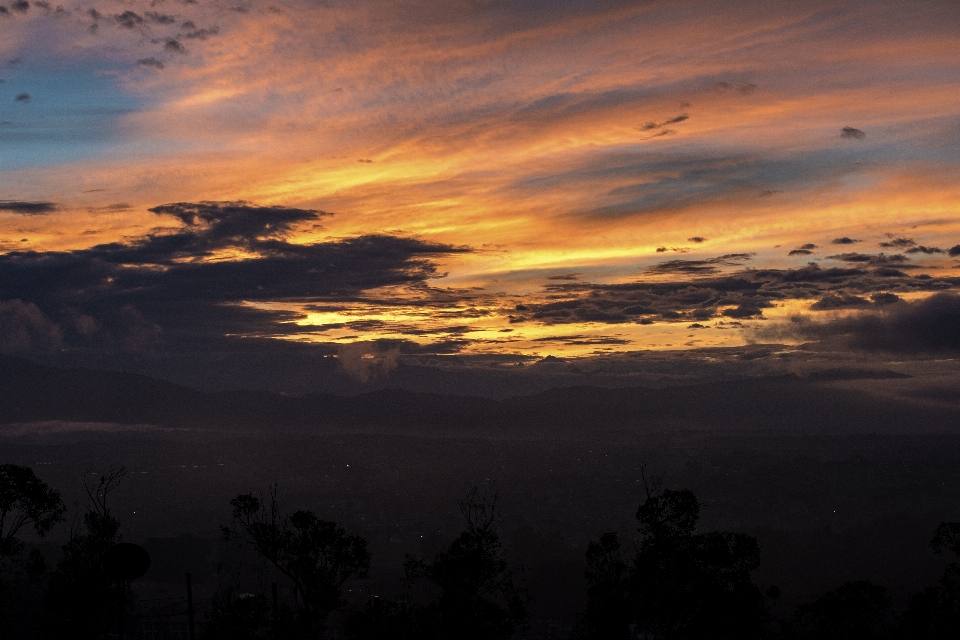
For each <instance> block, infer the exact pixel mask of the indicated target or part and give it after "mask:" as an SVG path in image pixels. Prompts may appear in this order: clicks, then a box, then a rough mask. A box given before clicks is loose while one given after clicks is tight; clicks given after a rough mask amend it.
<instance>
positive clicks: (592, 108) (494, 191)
mask: <svg viewBox="0 0 960 640" xmlns="http://www.w3.org/2000/svg"><path fill="white" fill-rule="evenodd" d="M161 4H163V3H161ZM151 6H152V5H151ZM90 8H93V7H92V5H91V6H90V7H86V6H84V7H78V8H76V9H70V10H66V11H65V14H64V15H60V16H59V17H58V16H55V15H53V13H52V12H47V11H44V10H42V9H41V8H40V7H39V6H34V7H33V8H32V9H31V10H30V12H28V13H26V14H23V15H18V16H15V17H10V18H4V19H3V21H0V34H2V36H3V37H0V55H2V58H3V59H4V60H6V61H7V62H5V63H4V64H5V66H4V67H3V68H2V71H0V77H3V78H4V79H5V80H6V81H7V82H6V83H5V84H4V85H0V99H2V100H6V101H7V104H8V105H13V106H14V107H15V108H14V109H9V111H5V112H4V113H7V112H9V117H7V116H4V117H5V118H6V119H5V120H4V122H2V123H0V138H2V136H4V135H6V136H8V138H9V140H10V142H11V143H10V144H9V145H7V148H6V149H3V148H0V201H10V202H28V201H29V202H32V201H43V202H50V203H54V204H55V205H56V211H55V212H53V213H45V214H44V215H29V216H25V215H23V214H22V212H20V213H18V212H17V211H12V210H11V211H6V212H3V211H0V242H2V244H0V248H2V250H3V251H5V252H11V251H16V250H22V249H27V248H29V249H30V250H33V251H37V252H43V251H67V250H72V251H79V250H85V249H88V248H90V247H93V246H95V245H103V244H107V243H111V242H113V243H131V242H134V243H135V242H139V241H140V240H137V239H138V238H139V239H142V238H145V237H148V236H151V235H158V234H159V235H163V234H170V233H172V234H176V233H177V229H179V228H180V227H179V226H178V223H177V222H176V221H175V220H172V219H169V218H158V217H157V216H156V215H155V214H153V213H149V212H148V209H149V208H151V207H155V206H157V205H160V204H163V203H171V202H181V203H190V202H201V201H230V202H236V201H246V202H249V203H254V204H259V205H277V206H284V207H296V208H301V209H311V210H320V211H324V212H330V213H333V214H334V215H333V216H331V217H324V218H323V219H322V220H319V221H315V222H309V223H307V222H304V223H302V224H297V225H294V226H293V227H292V230H291V231H290V232H289V233H288V234H287V235H286V236H285V237H284V239H285V240H286V241H287V242H289V243H291V244H293V245H300V246H305V245H310V244H313V243H331V242H338V241H344V240H349V239H352V238H359V237H365V236H370V235H389V236H392V237H396V238H402V239H408V240H411V241H418V242H425V243H439V244H443V245H448V246H451V247H456V248H458V249H469V251H467V252H455V253H451V254H449V255H441V254H442V253H443V252H437V253H436V254H435V255H432V256H431V257H430V258H429V260H430V261H431V265H432V268H433V269H434V270H433V271H432V272H431V275H430V277H429V278H428V279H427V281H426V283H424V282H420V281H417V282H416V283H415V285H412V288H410V289H409V290H404V291H402V292H401V293H399V294H397V295H398V296H399V297H400V298H403V297H406V298H408V299H411V300H412V299H415V298H417V296H420V295H422V294H423V287H424V286H426V287H427V288H428V289H430V290H431V291H433V293H431V294H430V295H433V296H437V295H440V294H438V293H436V292H445V293H443V294H442V295H440V297H441V298H443V297H445V296H446V297H449V298H450V300H452V302H450V304H447V303H445V302H438V301H437V300H432V301H430V302H429V303H423V304H409V305H405V304H404V303H403V302H402V300H401V301H400V302H396V303H391V304H389V305H386V306H385V305H383V304H381V303H382V300H380V299H378V295H379V293H378V291H379V290H378V289H377V287H371V288H368V289H364V292H363V293H362V295H361V294H357V295H356V296H355V297H354V298H353V299H351V300H350V301H349V303H347V302H344V301H342V300H341V301H338V304H341V305H346V306H344V307H343V308H338V309H337V310H327V311H316V310H310V309H309V308H308V307H310V306H311V305H313V306H316V307H318V308H321V307H323V305H324V304H326V302H325V300H324V297H323V296H321V295H307V294H304V295H303V298H304V300H293V301H291V300H290V299H277V300H266V301H264V300H258V301H255V302H251V303H250V304H253V305H254V306H255V307H256V308H260V309H281V310H287V311H295V312H296V313H299V314H302V315H299V316H297V319H296V320H286V321H285V324H286V326H285V327H284V328H283V331H278V332H277V336H278V337H283V338H285V339H291V340H300V339H302V340H310V341H320V342H331V343H337V344H339V343H343V342H349V341H359V340H368V341H369V340H386V341H391V340H393V341H409V342H411V343H416V344H418V345H429V344H434V343H436V344H438V345H453V344H455V345H456V346H455V347H449V348H455V349H457V350H459V351H460V352H463V353H474V352H495V353H517V354H546V353H557V354H566V355H587V354H591V353H594V352H602V351H605V350H611V349H612V350H617V349H619V350H631V349H638V348H668V347H669V348H680V347H689V346H691V345H698V346H719V345H742V344H745V342H746V341H748V340H749V337H748V335H747V334H748V332H745V331H744V330H742V329H743V326H742V325H746V326H750V325H751V323H754V324H755V323H771V322H779V321H787V319H788V316H789V314H790V313H794V312H796V311H797V309H798V308H800V307H803V306H804V305H806V307H809V305H810V304H811V300H813V299H815V298H812V297H811V296H814V295H820V293H822V291H820V293H817V292H814V291H813V289H811V288H809V287H807V288H798V289H797V291H795V292H794V293H793V294H790V293H789V292H787V291H786V290H778V291H777V293H776V295H773V294H771V295H770V296H768V298H764V299H765V300H767V302H770V304H771V306H767V307H762V308H761V309H760V310H758V311H757V312H756V313H748V311H743V312H742V313H741V315H742V316H743V318H742V323H741V324H732V323H734V322H735V321H736V320H735V319H734V318H733V317H732V316H729V315H724V313H725V312H727V311H728V310H730V309H736V308H739V306H738V305H740V304H742V301H741V300H740V299H739V298H737V297H736V296H737V295H740V294H739V293H738V294H736V295H734V294H733V293H729V294H723V295H720V294H718V296H717V297H715V298H714V299H712V300H711V301H709V304H707V303H706V302H704V304H705V305H706V306H704V307H702V308H700V311H698V313H700V315H699V316H697V315H696V314H694V311H695V310H696V309H698V307H696V304H699V303H697V302H696V301H694V302H690V303H689V304H688V306H687V307H684V308H681V306H682V305H681V304H680V303H681V301H680V300H679V299H678V300H677V302H676V304H677V305H680V306H677V312H678V313H679V314H680V315H679V316H678V317H673V316H671V315H670V313H669V312H670V309H667V308H666V307H657V306H656V305H654V306H649V307H643V305H642V304H641V305H640V306H639V307H638V308H641V309H648V310H647V311H643V312H641V311H636V312H631V313H633V314H634V315H630V314H629V313H627V314H626V315H620V316H616V317H614V316H612V315H611V316H608V317H602V316H603V313H607V311H604V309H606V307H603V304H608V301H606V298H604V300H605V301H603V302H602V304H601V302H600V301H596V300H594V298H595V297H596V296H598V295H600V294H599V293H597V291H599V289H591V288H590V286H595V287H600V288H602V287H608V286H615V285H616V286H621V285H622V286H628V285H630V284H631V283H648V284H651V285H654V284H656V283H658V282H667V281H671V282H674V283H676V282H678V281H690V282H694V281H696V280H698V279H703V278H708V277H720V276H722V275H724V274H726V275H730V274H734V273H739V272H741V271H744V270H753V271H754V272H755V273H754V276H755V275H756V272H759V271H762V270H765V269H767V270H769V269H774V270H776V269H779V270H797V269H803V268H806V267H807V265H808V263H813V264H816V265H818V267H819V268H821V269H839V268H841V267H844V266H845V265H846V267H850V266H851V265H853V266H856V265H861V266H863V265H868V264H869V266H870V267H871V268H874V269H883V268H890V269H892V268H893V267H892V266H889V265H887V263H882V260H883V258H874V259H873V262H869V263H868V262H866V260H868V259H867V258H858V257H857V256H853V255H852V254H851V252H859V253H862V254H865V255H866V254H870V255H874V256H875V255H877V254H879V253H884V255H886V256H890V255H892V254H896V253H899V254H900V255H901V258H900V259H899V260H900V262H899V263H898V264H897V267H898V268H899V269H901V273H902V274H904V275H903V277H904V278H907V277H909V278H912V277H913V274H917V273H921V272H922V273H925V274H928V275H930V276H931V277H935V278H948V277H956V272H957V260H956V257H955V256H953V255H950V254H949V249H950V248H951V247H953V246H955V245H957V244H958V243H960V216H958V215H957V211H958V210H960V187H958V185H960V180H958V178H960V175H958V167H960V157H958V148H957V146H956V145H955V144H953V142H955V140H956V136H957V134H958V132H960V124H958V123H960V112H958V109H960V107H958V102H957V100H956V96H957V95H958V92H960V71H958V70H960V64H958V63H960V41H958V39H960V36H958V35H957V33H956V31H955V29H952V28H951V27H950V26H949V25H953V24H956V18H957V17H958V8H957V7H956V6H954V5H952V4H951V3H936V2H932V3H920V4H917V5H912V6H910V7H907V6H904V5H902V4H898V3H893V2H890V3H885V2H881V3H875V2H874V3H868V2H861V3H850V2H829V1H823V2H812V3H802V4H793V5H785V4H776V5H774V4H771V3H764V2H734V3H723V4H717V3H710V2H691V3H669V2H654V3H643V4H638V3H632V2H609V3H594V2H590V3H587V2H560V3H546V2H524V3H484V2H478V3H476V2H463V3H459V2H452V3H438V2H413V3H400V2H390V1H383V2H370V3H339V2H331V3H324V4H323V5H316V4H314V3H310V2H297V1H294V2H284V3H279V4H273V5H269V6H268V5H260V4H257V3H248V4H244V5H243V6H242V7H240V8H241V9H242V10H231V9H228V8H226V7H221V6H219V5H216V4H182V5H181V4H174V3H167V4H163V7H162V8H163V11H164V12H166V13H170V14H171V15H175V17H176V20H175V21H174V20H168V21H166V22H163V23H160V22H150V20H144V21H143V23H142V24H141V25H138V26H136V28H131V27H127V26H124V24H123V23H122V21H120V20H119V19H118V18H117V17H116V16H118V15H119V14H120V13H122V11H123V10H130V11H135V12H136V11H139V12H140V13H142V14H143V15H146V13H145V12H146V10H147V9H148V7H146V5H143V6H142V7H141V6H140V5H137V4H136V3H133V4H131V3H120V2H115V3H107V4H100V5H97V11H98V14H97V15H99V16H100V17H99V18H97V17H92V16H93V14H91V13H90V12H89V9H90ZM51 43H52V44H51ZM90 79H95V82H97V83H101V84H99V85H97V86H100V87H103V89H102V90H99V89H98V90H97V91H99V93H97V92H94V91H93V90H90V89H88V88H84V87H85V86H86V85H85V83H87V84H89V82H93V80H90ZM21 92H22V93H30V95H31V96H32V99H31V100H29V104H28V103H27V101H21V102H18V103H16V104H14V102H13V96H14V95H18V94H20V93H21ZM118 105H122V106H118ZM58 117H65V118H67V119H68V120H69V122H68V124H67V125H64V126H59V125H56V124H53V123H54V121H55V119H56V118H58ZM78 132H81V133H78ZM157 227H162V229H159V230H158V229H157ZM842 237H847V238H851V239H855V240H857V241H858V242H857V243H855V244H851V245H850V246H848V247H845V246H840V245H835V244H832V243H833V242H834V240H835V239H838V238H842ZM896 237H902V238H904V239H909V240H910V242H911V243H912V244H909V245H908V244H903V245H902V246H897V247H890V248H883V247H882V246H881V244H882V243H884V242H889V240H890V238H896ZM691 238H697V239H698V240H697V241H696V242H694V241H691V240H690V239H691ZM23 240H26V242H23ZM235 244H236V246H232V247H220V248H218V249H217V250H216V251H206V250H204V252H202V253H200V254H197V256H198V257H196V256H195V258H192V259H197V260H201V261H207V262H213V261H219V262H224V261H226V262H229V261H231V260H234V261H236V260H242V259H253V258H255V257H258V256H260V257H263V256H265V255H267V254H264V253H257V252H256V251H254V250H250V249H249V248H244V247H243V246H241V245H242V244H243V243H242V242H239V244H237V243H235ZM807 246H809V247H812V248H808V249H804V248H802V247H807ZM918 247H920V248H922V249H918ZM910 250H912V251H913V253H909V251H910ZM791 252H792V253H791ZM905 252H906V253H905ZM845 253H846V254H851V255H847V256H846V257H837V256H841V254H845ZM741 254H744V255H747V254H748V255H747V257H745V258H742V259H737V260H727V261H726V262H724V261H723V257H724V256H730V255H741ZM886 259H887V260H888V261H889V258H886ZM856 260H860V262H855V261H856ZM711 261H715V262H711ZM661 264H666V265H667V266H666V267H663V268H660V267H658V266H657V265H661ZM864 268H865V267H864ZM910 269H913V270H910ZM917 269H919V271H918V270H917ZM905 270H907V271H909V273H907V271H905ZM877 273H880V271H877ZM564 274H576V276H575V278H569V279H568V280H566V281H564V280H551V279H550V278H556V277H561V276H564ZM754 276H750V277H754ZM878 277H879V276H878ZM898 277H899V276H898ZM558 282H560V283H562V282H566V283H567V284H568V285H570V283H573V282H576V283H580V284H581V285H583V286H582V287H581V288H580V289H576V288H575V287H572V285H571V286H568V287H567V288H566V289H561V288H558V286H557V283H558ZM904 283H906V284H904ZM904 283H901V285H898V286H900V290H899V291H900V294H902V295H901V296H900V297H901V298H908V297H909V296H911V295H921V294H918V293H916V291H915V290H914V289H915V288H916V287H919V289H917V291H920V290H922V291H923V292H924V293H922V295H929V293H930V292H931V291H934V290H939V289H935V288H932V287H930V286H928V285H926V284H924V283H922V282H920V281H914V280H905V281H904ZM874 284H875V285H876V286H878V287H879V286H881V284H882V282H880V281H877V283H874ZM588 285H590V286H588ZM914 285H916V287H915V286H914ZM692 286H694V288H696V287H697V286H699V285H696V284H694V285H692ZM838 286H839V285H838ZM857 286H861V285H857ZM862 286H864V287H866V286H867V285H862ZM944 286H945V287H946V286H947V285H944ZM950 286H953V285H952V284H951V285H950ZM924 287H926V288H924ZM334 288H336V287H334ZM361 288H363V287H361ZM400 289H403V287H400ZM603 291H604V292H605V293H603V296H614V295H620V294H619V293H616V294H615V293H610V292H611V291H615V290H614V289H603ZM616 291H621V290H616ZM763 291H765V289H763V288H762V287H759V285H758V288H757V290H756V291H754V294H756V295H761V294H763ZM757 292H759V293H757ZM867 293H869V292H866V291H864V292H863V295H867ZM754 294H751V295H754ZM638 295H639V294H638ZM658 295H659V294H658ZM678 295H679V294H678ZM764 295H765V294H764ZM791 295H795V297H791ZM591 296H593V298H592V297H591ZM291 297H297V296H295V295H286V296H285V298H291ZM341 297H342V296H341ZM573 299H577V300H581V301H586V302H584V304H587V303H589V304H596V305H599V306H597V307H596V308H597V309H598V311H597V313H596V316H597V318H599V319H597V320H594V321H591V320H589V319H587V318H588V317H589V314H586V313H585V312H583V314H582V317H581V316H577V315H576V314H574V316H570V317H569V318H567V319H566V320H564V321H562V322H561V321H560V319H559V316H558V315H557V314H556V313H554V311H551V309H554V307H549V305H554V306H556V305H557V304H559V303H560V302H562V301H564V300H573ZM591 300H594V302H590V301H591ZM691 300H692V298H691ZM243 302H244V300H242V299H238V300H235V301H234V304H241V303H243ZM524 303H527V304H529V305H531V308H534V307H536V308H538V309H540V313H541V315H540V316H538V315H537V313H527V314H526V315H522V314H520V315H518V314H517V312H516V305H518V304H520V305H522V304H524ZM644 304H646V303H644ZM664 304H666V303H664ZM671 304H672V303H671ZM684 304H686V303H684ZM537 305H540V306H539V307H538V306H537ZM543 305H547V306H546V307H543ZM798 305H799V307H798ZM621 306H629V305H621ZM634 306H637V305H634ZM544 309H546V311H544ZM601 311H602V312H603V313H601ZM708 312H709V315H707V314H708ZM578 313H580V312H578ZM618 313H619V312H618ZM544 314H545V315H544ZM551 314H552V315H551ZM521 315H522V317H521ZM641 321H643V322H641ZM721 322H722V323H724V324H720V323H721ZM294 324H295V325H296V326H298V327H300V330H299V331H297V332H293V333H291V332H290V331H289V327H290V326H292V325H294ZM692 324H701V325H703V326H704V327H708V328H700V327H695V328H693V329H690V328H689V326H690V325H692ZM278 326H279V325H278ZM225 333H228V334H231V335H232V333H231V332H230V331H225ZM259 333H262V332H261V331H260V329H258V330H257V331H252V332H251V335H253V334H258V335H259ZM268 333H269V332H268ZM443 348H448V347H443Z"/></svg>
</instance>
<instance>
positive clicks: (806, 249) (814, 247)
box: [799, 242, 819, 251]
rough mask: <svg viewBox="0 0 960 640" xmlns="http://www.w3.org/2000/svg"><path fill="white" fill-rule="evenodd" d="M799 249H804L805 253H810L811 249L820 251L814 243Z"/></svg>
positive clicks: (801, 246)
mask: <svg viewBox="0 0 960 640" xmlns="http://www.w3.org/2000/svg"><path fill="white" fill-rule="evenodd" d="M799 248H800V249H802V250H804V251H810V250H811V249H819V247H818V246H817V245H815V244H813V243H812V242H808V243H807V244H804V245H800V247H799Z"/></svg>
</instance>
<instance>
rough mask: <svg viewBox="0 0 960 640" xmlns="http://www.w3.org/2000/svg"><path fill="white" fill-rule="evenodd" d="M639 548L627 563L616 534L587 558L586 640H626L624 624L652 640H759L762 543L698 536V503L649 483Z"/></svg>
mask: <svg viewBox="0 0 960 640" xmlns="http://www.w3.org/2000/svg"><path fill="white" fill-rule="evenodd" d="M645 487H646V493H647V497H646V500H645V501H644V502H643V504H641V505H640V507H639V509H638V510H637V514H636V517H637V521H638V523H639V527H638V529H637V530H638V533H639V540H638V541H637V542H636V543H635V545H634V553H633V557H632V558H631V559H629V560H627V559H626V558H624V557H623V555H622V551H621V543H620V541H619V539H618V537H617V535H616V534H614V533H607V534H604V535H603V536H601V538H600V540H599V541H597V542H593V543H591V544H590V546H589V547H588V550H587V566H588V570H587V581H588V584H589V587H588V589H589V594H588V595H589V600H588V604H587V610H586V613H585V615H584V625H583V628H582V630H581V635H582V636H585V637H590V638H617V637H621V638H625V637H627V624H628V623H629V624H630V625H635V629H636V631H637V632H638V633H641V634H645V636H646V637H648V638H657V639H661V638H662V639H664V640H683V639H686V638H698V639H705V638H746V637H757V636H758V635H759V634H760V632H761V629H762V624H763V621H764V615H765V602H764V597H763V595H762V594H761V593H760V590H759V589H758V588H757V587H756V585H754V584H753V582H752V579H751V574H752V572H753V571H754V570H755V569H756V568H757V567H758V566H759V564H760V548H759V545H758V544H757V541H756V540H755V539H754V538H753V537H751V536H748V535H746V534H742V533H731V532H726V531H717V532H709V533H696V524H697V521H698V520H699V517H700V509H701V506H702V505H701V503H700V502H699V501H698V500H697V497H696V496H695V495H694V494H693V492H692V491H689V490H687V489H683V490H680V491H674V490H670V489H667V490H663V491H661V490H660V485H659V482H655V483H653V486H650V485H649V484H647V483H646V482H645Z"/></svg>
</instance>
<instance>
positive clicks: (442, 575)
mask: <svg viewBox="0 0 960 640" xmlns="http://www.w3.org/2000/svg"><path fill="white" fill-rule="evenodd" d="M458 505H459V507H460V513H461V515H462V516H463V519H464V520H465V521H466V525H467V526H466V530H465V531H464V532H463V533H461V534H460V535H459V536H458V537H457V538H456V540H454V541H453V542H452V543H451V544H450V546H449V547H448V548H447V549H446V550H445V551H441V552H440V553H438V554H436V555H435V556H434V557H433V559H431V560H425V559H422V560H416V559H413V558H408V559H407V562H406V564H405V566H404V569H405V571H406V576H407V581H408V584H410V585H411V586H415V585H417V583H420V584H423V583H427V584H428V585H430V586H432V587H433V590H434V591H435V592H436V598H435V599H434V600H433V602H431V603H429V604H426V605H421V606H422V607H423V608H422V610H421V612H420V614H419V617H420V619H423V618H426V619H432V620H433V623H434V624H433V628H432V629H430V630H427V629H424V630H423V631H428V632H430V633H432V637H436V638H441V639H443V640H474V639H476V640H480V639H484V640H494V639H496V638H508V637H510V636H511V635H512V634H513V632H514V631H515V630H516V629H517V627H518V626H519V625H520V623H521V622H522V621H523V619H524V618H525V616H526V607H525V605H524V599H525V593H524V592H523V590H522V589H521V588H519V587H518V586H517V584H516V583H515V582H514V573H513V571H511V570H510V568H509V565H508V563H507V558H506V551H505V549H504V547H503V544H502V543H501V542H500V536H499V534H498V533H497V530H496V520H497V519H496V497H494V498H493V499H492V500H490V501H487V500H486V499H485V498H484V497H481V496H479V495H478V491H477V489H476V488H474V489H473V490H472V491H471V492H470V493H469V494H468V495H467V497H466V498H464V499H463V500H461V501H459V503H458Z"/></svg>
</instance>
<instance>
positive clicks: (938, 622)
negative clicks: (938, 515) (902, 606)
mask: <svg viewBox="0 0 960 640" xmlns="http://www.w3.org/2000/svg"><path fill="white" fill-rule="evenodd" d="M930 547H931V548H932V549H933V551H934V553H936V554H938V555H939V554H942V553H943V552H944V551H950V552H952V553H953V554H954V556H955V557H956V558H955V560H954V561H953V562H951V563H950V564H949V565H947V568H946V569H944V572H943V575H942V576H941V577H940V581H939V582H938V583H937V584H936V585H933V586H930V587H927V588H926V589H924V590H923V591H921V592H920V593H918V594H916V595H915V596H913V598H911V599H910V603H909V604H908V606H907V610H906V612H905V613H904V615H903V621H902V624H901V630H900V631H901V633H900V635H901V637H903V638H905V639H906V638H909V639H913V638H924V639H929V640H945V639H947V638H958V637H960V564H958V562H957V560H958V559H960V522H941V523H940V526H938V527H937V530H936V532H935V533H934V536H933V539H932V540H931V541H930Z"/></svg>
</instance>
